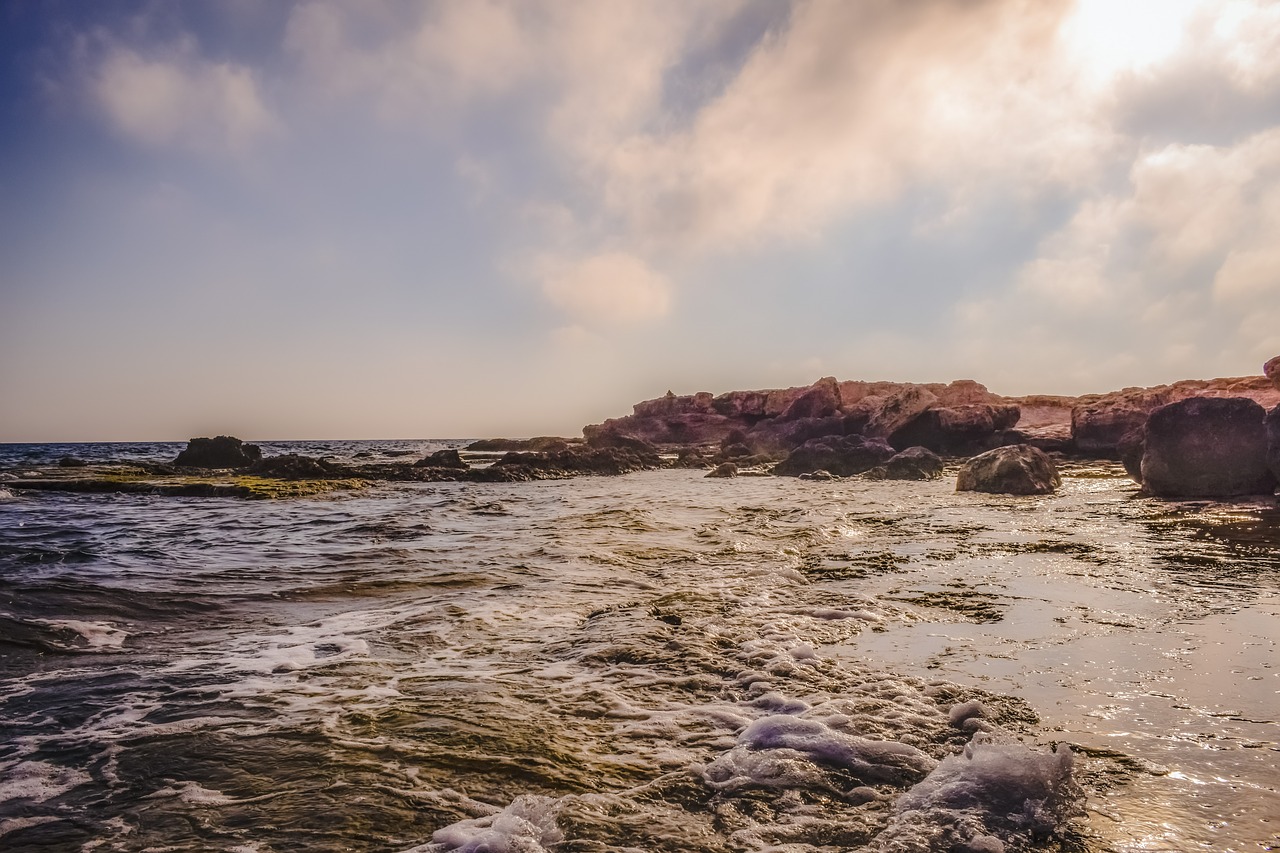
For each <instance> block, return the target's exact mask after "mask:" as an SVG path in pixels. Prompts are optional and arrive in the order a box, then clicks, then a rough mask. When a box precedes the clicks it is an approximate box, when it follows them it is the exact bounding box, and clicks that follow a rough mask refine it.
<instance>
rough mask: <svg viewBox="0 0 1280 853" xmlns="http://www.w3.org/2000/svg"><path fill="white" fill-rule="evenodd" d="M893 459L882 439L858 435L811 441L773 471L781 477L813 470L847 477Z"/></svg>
mask: <svg viewBox="0 0 1280 853" xmlns="http://www.w3.org/2000/svg"><path fill="white" fill-rule="evenodd" d="M893 456H894V451H893V448H892V447H890V446H889V444H888V443H887V442H885V441H883V440H882V439H877V438H865V437H863V436H860V435H846V436H827V437H825V438H814V439H810V440H809V441H806V442H805V443H804V444H802V445H800V446H799V447H797V448H796V449H795V450H793V451H791V454H790V455H789V456H788V457H787V458H786V459H784V460H782V461H781V462H779V463H778V464H777V465H776V466H775V467H774V469H773V473H774V474H777V475H780V476H783V477H798V476H800V475H801V474H812V473H813V472H815V471H829V472H831V473H832V474H833V475H835V476H837V477H850V476H853V475H854V474H861V473H863V472H865V471H870V470H871V469H872V468H875V467H876V466H877V465H881V464H883V463H885V462H887V461H888V460H889V459H891V458H892V457H893Z"/></svg>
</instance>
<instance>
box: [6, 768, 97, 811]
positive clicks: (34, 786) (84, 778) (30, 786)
mask: <svg viewBox="0 0 1280 853" xmlns="http://www.w3.org/2000/svg"><path fill="white" fill-rule="evenodd" d="M90 781H91V779H90V777H89V774H88V773H85V772H84V771H82V770H77V769H75V768H72V767H58V766H56V765H53V764H46V763H44V762H43V761H16V762H6V763H4V764H0V803H3V802H8V801H10V800H31V801H33V802H37V803H43V802H45V801H47V800H51V799H53V798H54V797H57V796H59V795H60V794H65V793H66V792H67V791H70V790H71V789H72V788H75V787H77V786H79V785H86V784H88V783H89V782H90Z"/></svg>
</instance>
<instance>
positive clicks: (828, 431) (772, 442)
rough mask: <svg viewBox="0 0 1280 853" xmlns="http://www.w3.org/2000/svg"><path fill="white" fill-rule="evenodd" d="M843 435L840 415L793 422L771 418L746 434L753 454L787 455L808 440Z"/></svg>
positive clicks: (843, 425)
mask: <svg viewBox="0 0 1280 853" xmlns="http://www.w3.org/2000/svg"><path fill="white" fill-rule="evenodd" d="M844 434H845V418H844V417H842V416H841V415H831V416H830V417H825V418H800V419H798V420H793V421H784V420H783V419H782V418H772V419H770V420H767V421H761V422H760V423H759V424H757V425H756V428H755V429H753V430H751V432H749V433H748V434H747V445H748V446H749V447H750V448H751V450H752V451H753V452H755V453H766V454H767V453H787V452H789V451H791V450H794V449H795V448H797V447H799V446H800V445H802V444H804V443H805V442H806V441H809V440H810V439H814V438H822V437H824V436H831V435H844Z"/></svg>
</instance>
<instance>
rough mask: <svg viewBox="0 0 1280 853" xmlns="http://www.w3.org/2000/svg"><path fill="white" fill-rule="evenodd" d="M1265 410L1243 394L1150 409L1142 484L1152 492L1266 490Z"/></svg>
mask: <svg viewBox="0 0 1280 853" xmlns="http://www.w3.org/2000/svg"><path fill="white" fill-rule="evenodd" d="M1265 417H1266V412H1265V411H1264V410H1263V408H1262V407H1261V406H1259V405H1258V404H1257V403H1255V402H1254V401H1252V400H1249V399H1244V398H1225V399H1215V398H1203V397H1197V398H1191V399H1187V400H1181V401H1179V402H1176V403H1171V404H1169V405H1167V406H1162V407H1161V408H1159V409H1156V410H1155V411H1154V412H1152V413H1151V416H1150V417H1149V418H1148V419H1147V422H1146V425H1145V429H1144V430H1143V453H1142V466H1141V475H1142V487H1143V489H1144V490H1145V491H1146V492H1147V493H1148V494H1151V495H1156V496H1158V497H1233V496H1237V495H1263V494H1266V495H1269V494H1272V493H1273V492H1274V491H1275V487H1276V477H1275V475H1274V474H1273V473H1272V471H1271V469H1270V468H1269V467H1268V464H1267V462H1268V447H1267V429H1266V427H1265V426H1264V423H1263V421H1264V418H1265Z"/></svg>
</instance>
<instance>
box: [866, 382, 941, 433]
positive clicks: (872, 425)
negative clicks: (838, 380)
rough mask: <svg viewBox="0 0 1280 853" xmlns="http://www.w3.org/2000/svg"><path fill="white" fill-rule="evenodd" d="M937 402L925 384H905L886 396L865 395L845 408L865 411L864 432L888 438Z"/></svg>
mask: <svg viewBox="0 0 1280 853" xmlns="http://www.w3.org/2000/svg"><path fill="white" fill-rule="evenodd" d="M937 404H938V398H937V397H935V396H934V395H933V394H932V393H931V392H929V391H927V390H926V389H925V388H924V387H922V386H920V385H907V386H905V387H904V388H902V389H901V390H899V391H896V392H894V393H892V394H890V395H889V396H887V397H880V396H871V397H864V398H863V399H862V400H859V401H858V403H857V404H856V405H855V406H854V407H852V408H850V409H848V410H847V411H848V412H849V414H850V415H851V416H858V415H860V414H862V413H865V414H866V416H867V423H866V427H865V428H864V429H863V431H862V432H863V434H864V435H868V436H873V437H876V438H888V437H889V436H891V435H893V434H894V433H895V432H897V431H898V430H900V429H902V428H903V427H904V426H906V425H907V424H909V423H911V422H912V421H913V420H915V419H916V418H918V417H919V416H920V414H921V413H922V412H924V411H926V410H928V409H930V408H932V407H933V406H936V405H937Z"/></svg>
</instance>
